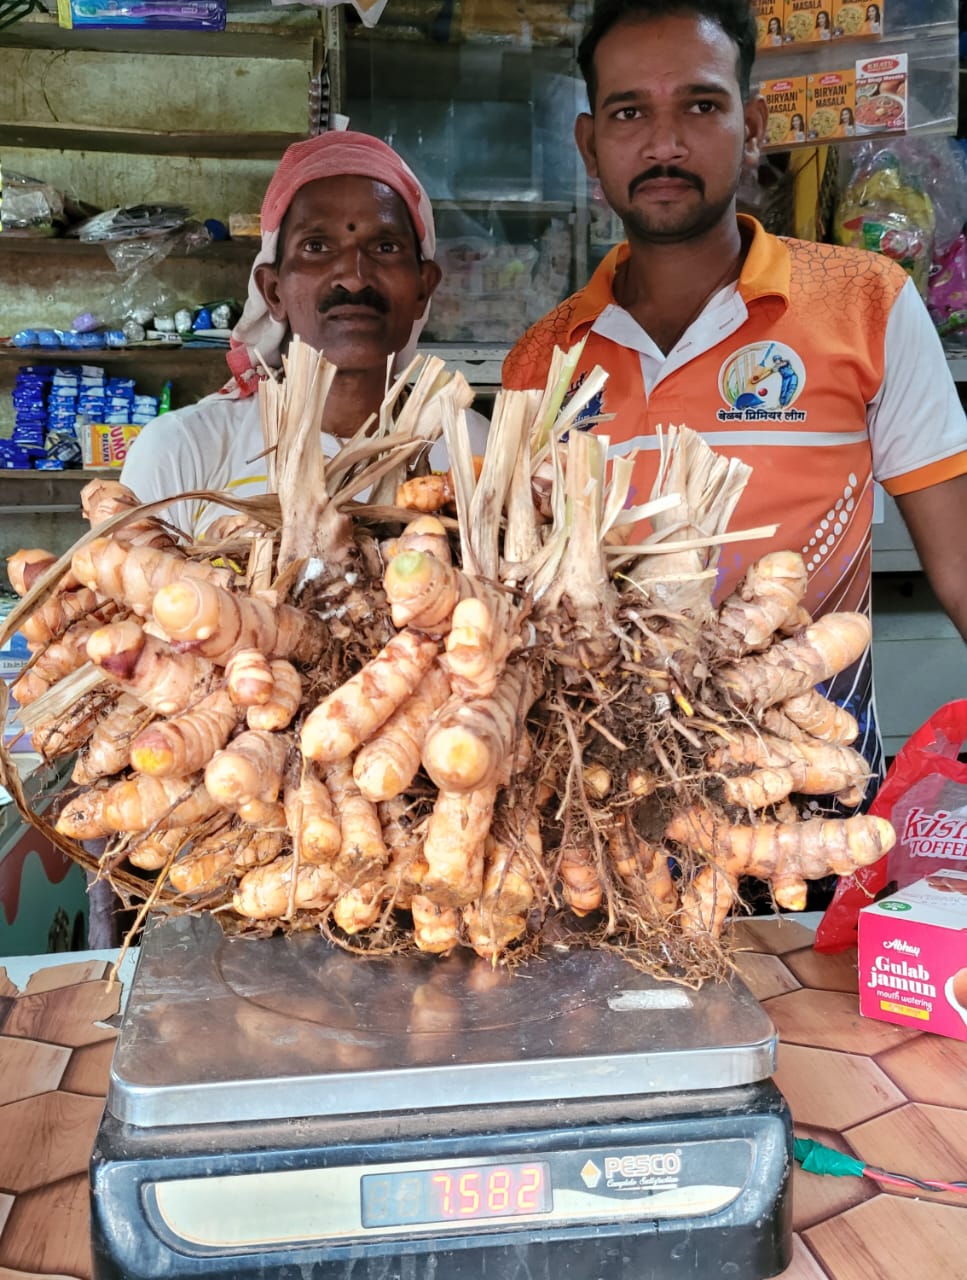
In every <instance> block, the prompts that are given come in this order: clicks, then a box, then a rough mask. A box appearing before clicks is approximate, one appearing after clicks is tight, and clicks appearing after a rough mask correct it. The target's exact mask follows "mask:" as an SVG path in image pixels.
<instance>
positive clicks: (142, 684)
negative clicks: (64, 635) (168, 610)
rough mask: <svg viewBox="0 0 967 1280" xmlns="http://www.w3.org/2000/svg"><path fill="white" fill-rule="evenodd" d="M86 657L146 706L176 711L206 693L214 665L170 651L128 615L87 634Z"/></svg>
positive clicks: (192, 655) (162, 710)
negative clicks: (89, 634) (119, 620)
mask: <svg viewBox="0 0 967 1280" xmlns="http://www.w3.org/2000/svg"><path fill="white" fill-rule="evenodd" d="M87 656H88V658H89V659H90V660H91V662H93V663H94V664H95V666H98V667H100V668H101V670H102V671H103V672H104V673H105V675H107V676H109V677H110V678H111V679H112V680H113V681H115V682H116V683H117V684H119V685H120V686H121V687H122V688H123V689H126V690H127V691H128V692H129V693H133V694H134V695H135V697H137V698H138V699H139V700H140V701H141V702H142V703H143V704H144V705H145V706H146V707H151V708H152V710H154V711H157V712H159V714H161V715H169V716H170V715H177V714H178V713H179V712H182V711H187V710H188V708H189V707H190V706H192V705H193V704H194V703H196V702H198V701H199V699H201V698H203V697H204V696H205V694H207V693H208V692H209V690H210V689H211V686H212V682H213V680H214V674H215V669H214V667H213V666H212V664H211V663H210V662H209V661H208V660H207V659H205V658H200V657H198V656H197V655H196V654H193V653H174V652H172V650H170V649H169V648H168V647H167V645H165V644H163V643H162V642H161V641H160V640H156V639H155V637H154V636H149V635H147V634H146V633H145V632H144V631H143V630H142V629H141V626H140V624H139V623H137V622H135V621H134V619H133V618H129V619H127V620H126V621H124V622H112V623H111V624H110V625H109V626H106V627H99V628H98V629H97V630H96V631H94V632H92V634H91V636H90V638H89V639H88V641H87Z"/></svg>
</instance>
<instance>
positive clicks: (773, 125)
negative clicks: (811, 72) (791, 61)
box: [761, 76, 806, 150]
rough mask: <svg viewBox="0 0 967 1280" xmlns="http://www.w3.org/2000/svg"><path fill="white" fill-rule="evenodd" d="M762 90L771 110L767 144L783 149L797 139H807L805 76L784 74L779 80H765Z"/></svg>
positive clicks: (802, 140) (799, 140)
mask: <svg viewBox="0 0 967 1280" xmlns="http://www.w3.org/2000/svg"><path fill="white" fill-rule="evenodd" d="M761 90H762V96H763V97H764V98H765V100H766V107H767V108H768V111H769V119H768V121H767V122H766V142H765V145H766V148H767V149H769V148H771V149H773V150H781V149H783V148H785V147H790V146H793V145H794V144H795V143H797V142H805V141H806V77H805V76H783V77H782V78H781V79H779V80H763V81H762V85H761Z"/></svg>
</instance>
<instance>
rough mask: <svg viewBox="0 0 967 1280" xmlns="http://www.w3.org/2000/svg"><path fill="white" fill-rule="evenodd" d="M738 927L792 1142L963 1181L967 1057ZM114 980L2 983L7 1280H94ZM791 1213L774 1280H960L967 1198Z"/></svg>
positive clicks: (768, 924) (820, 1186)
mask: <svg viewBox="0 0 967 1280" xmlns="http://www.w3.org/2000/svg"><path fill="white" fill-rule="evenodd" d="M739 928H740V934H741V945H742V946H743V947H746V948H748V951H747V953H745V954H743V956H742V957H741V963H740V969H741V972H742V975H743V977H744V979H745V981H746V982H747V983H748V985H749V986H750V988H751V989H752V990H753V991H754V992H755V994H756V995H757V996H758V997H759V999H760V1000H761V1001H762V1002H763V1004H764V1006H765V1007H766V1009H768V1011H769V1013H770V1015H771V1016H772V1018H773V1020H774V1021H775V1023H776V1025H777V1027H778V1028H779V1031H780V1036H781V1046H780V1051H779V1067H778V1071H777V1073H776V1082H777V1084H778V1085H779V1087H780V1088H781V1089H782V1091H783V1092H784V1093H785V1095H786V1097H787V1098H788V1100H789V1105H790V1107H791V1108H792V1114H793V1118H794V1120H795V1124H796V1132H797V1134H799V1135H800V1136H803V1137H812V1138H817V1139H818V1140H819V1141H821V1142H824V1143H826V1144H827V1145H829V1146H832V1147H835V1148H837V1149H838V1150H841V1151H845V1152H848V1153H850V1154H853V1155H855V1156H858V1157H859V1158H860V1159H863V1160H867V1161H869V1162H870V1163H872V1164H878V1165H881V1166H884V1167H886V1168H893V1169H897V1170H900V1171H902V1172H905V1173H910V1174H913V1175H915V1176H916V1175H920V1176H922V1177H932V1178H942V1179H958V1180H963V1179H964V1177H965V1171H967V1043H962V1042H959V1041H954V1040H945V1039H942V1038H941V1037H939V1036H931V1035H927V1034H923V1033H919V1032H916V1031H908V1030H905V1029H903V1028H899V1027H893V1026H890V1025H888V1024H887V1023H881V1022H872V1021H869V1020H867V1019H863V1018H860V1016H859V1013H858V1010H857V1002H856V971H855V954H853V953H845V954H843V955H841V956H820V955H817V954H816V953H815V952H813V951H812V950H811V947H810V944H811V940H812V935H811V933H810V932H809V930H807V929H805V928H804V927H803V926H802V925H801V924H799V923H797V922H792V921H785V922H782V923H778V922H775V921H766V920H750V921H747V922H744V923H743V924H742V925H740V926H739ZM106 970H107V966H106V965H105V964H103V963H101V962H99V961H98V962H94V963H89V962H83V963H75V964H65V965H62V966H58V967H56V968H53V969H45V970H42V971H40V972H39V973H38V974H36V975H35V976H34V978H32V979H31V981H30V983H29V984H28V986H27V988H26V990H25V991H23V992H22V993H21V992H18V991H17V989H16V988H15V987H14V986H13V985H12V984H11V983H10V982H9V981H8V980H7V978H6V974H5V973H4V971H3V970H2V969H0V1135H2V1139H0V1280H35V1278H39V1277H44V1278H45V1280H89V1277H90V1274H91V1269H90V1256H89V1224H88V1200H87V1161H88V1155H89V1153H90V1150H91V1147H92V1146H93V1142H94V1135H95V1132H96V1130H97V1124H98V1118H99V1115H100V1111H101V1106H102V1103H103V1097H104V1092H105V1089H106V1087H107V1078H108V1069H109V1066H110V1060H111V1050H112V1047H113V1039H114V1032H113V1031H111V1030H110V1029H108V1028H105V1027H103V1026H98V1025H97V1023H98V1022H100V1021H101V1020H103V1019H104V1018H107V1017H109V1016H111V1014H113V1013H115V1012H116V1010H117V1005H118V999H119V993H118V991H117V989H115V990H114V991H113V992H110V993H109V992H108V990H107V983H106V981H105V978H106ZM793 1202H794V1229H795V1237H794V1252H793V1261H792V1264H791V1266H790V1267H789V1268H788V1269H787V1270H786V1271H785V1272H784V1273H783V1276H782V1277H781V1280H967V1196H956V1195H953V1194H951V1195H938V1196H924V1195H923V1193H919V1194H917V1195H912V1194H910V1193H907V1192H905V1191H903V1190H901V1189H899V1188H889V1189H888V1188H885V1187H880V1186H878V1185H877V1184H876V1183H874V1182H872V1181H870V1180H869V1179H867V1178H833V1177H819V1176H817V1175H815V1174H809V1173H803V1172H802V1171H801V1170H800V1169H798V1168H797V1170H796V1173H795V1179H794V1195H793ZM53 1224H56V1228H54V1225H53ZM743 1280H744V1278H743Z"/></svg>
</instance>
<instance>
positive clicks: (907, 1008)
mask: <svg viewBox="0 0 967 1280" xmlns="http://www.w3.org/2000/svg"><path fill="white" fill-rule="evenodd" d="M961 825H964V826H967V820H965V821H964V822H963V823H962V824H961ZM859 974H860V1013H861V1014H863V1016H864V1017H866V1018H878V1019H879V1020H880V1021H881V1022H894V1023H896V1024H897V1025H898V1026H901V1027H913V1028H915V1029H916V1030H918V1031H933V1032H936V1033H937V1035H941V1036H950V1037H951V1038H952V1039H954V1040H967V871H954V870H950V871H947V870H943V871H936V872H933V873H931V874H930V875H929V876H927V877H926V878H925V879H923V880H917V881H916V882H915V883H914V884H911V885H907V887H906V888H905V889H900V890H898V891H897V892H896V893H894V894H893V895H892V896H890V897H889V898H882V899H881V900H880V901H879V902H874V903H871V905H870V906H868V907H864V908H863V910H862V911H861V912H860V921H859Z"/></svg>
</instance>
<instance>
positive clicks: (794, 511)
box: [503, 0, 967, 774]
mask: <svg viewBox="0 0 967 1280" xmlns="http://www.w3.org/2000/svg"><path fill="white" fill-rule="evenodd" d="M755 37H756V24H755V19H754V17H753V16H752V13H751V11H750V8H749V5H748V3H746V0H601V2H600V3H598V4H597V6H596V7H595V10H594V13H593V15H592V19H591V23H590V25H589V28H588V31H587V34H586V36H585V38H584V41H583V42H582V45H581V49H580V52H579V61H580V64H581V69H582V72H583V74H584V78H585V81H586V83H587V88H588V98H589V104H590V111H589V112H588V113H586V114H582V115H580V116H579V117H578V120H577V124H576V128H575V136H576V139H577V144H578V147H579V148H580V151H581V154H582V156H583V158H584V162H585V165H586V167H587V170H588V173H589V175H590V176H591V177H592V178H596V179H597V180H598V181H599V182H600V184H601V188H602V190H603V192H604V195H605V197H606V199H607V201H608V203H609V204H610V205H611V207H612V208H613V209H614V210H615V211H616V212H617V214H618V215H619V217H620V218H621V220H622V223H623V225H624V228H625V232H626V234H627V237H628V239H627V241H626V242H625V243H623V244H621V245H619V246H618V247H617V248H616V249H614V250H612V252H611V253H609V254H608V256H607V257H606V258H605V259H604V261H603V262H602V263H601V265H600V266H599V267H598V269H597V270H596V271H595V273H594V275H593V276H592V278H591V280H590V282H589V283H588V285H587V286H586V287H585V288H584V289H581V290H579V291H578V292H577V293H576V294H574V295H572V296H571V297H570V298H569V299H567V300H566V301H565V302H563V303H562V304H561V305H560V306H559V307H557V308H556V309H555V310H554V311H552V312H551V313H550V314H549V315H547V316H545V317H544V319H543V320H540V321H539V322H538V323H537V324H536V325H534V326H533V327H532V328H531V329H530V330H529V331H528V332H527V333H526V334H525V335H524V337H523V338H522V339H521V340H520V341H519V342H518V343H517V345H516V346H515V347H514V349H513V350H512V351H511V353H510V355H509V356H508V357H507V360H506V362H505V364H504V371H503V380H504V385H505V386H507V387H534V386H542V385H543V383H544V378H545V372H546V369H547V365H548V362H549V359H550V356H551V353H552V351H553V348H554V347H555V346H561V347H570V346H572V345H573V344H574V343H576V342H577V341H579V340H580V339H582V338H584V339H586V344H585V347H584V352H583V354H582V357H581V361H580V363H579V365H578V368H577V372H576V384H577V383H579V382H580V381H581V380H582V379H583V378H584V377H586V376H587V373H588V372H589V371H590V370H591V369H592V368H593V367H594V366H595V365H601V366H603V367H604V368H605V369H606V370H607V371H608V375H609V376H608V382H607V385H606V386H605V388H604V392H603V395H602V397H601V399H600V400H597V401H596V402H595V403H594V404H592V405H591V406H590V411H589V415H588V416H592V415H596V414H602V413H603V414H608V415H612V418H611V420H610V421H608V422H605V423H603V424H601V425H599V426H598V427H597V428H595V429H597V430H598V431H600V432H602V433H605V434H607V435H608V436H609V437H610V440H611V452H612V454H613V455H615V454H635V455H636V462H635V471H634V492H635V498H636V500H637V501H639V502H640V501H643V500H644V499H645V498H646V497H647V495H648V493H649V491H650V489H651V485H652V482H653V479H654V476H655V470H656V460H657V453H656V448H657V441H656V438H655V428H656V426H658V425H659V424H670V423H685V424H687V425H688V426H690V427H692V428H694V429H695V430H697V431H699V432H701V434H702V435H703V436H704V437H705V439H706V440H707V441H708V442H709V444H711V445H712V447H713V448H715V449H716V450H719V451H721V452H722V453H725V454H727V455H730V456H734V457H738V458H741V459H742V461H744V462H746V463H748V464H749V465H750V466H751V467H752V478H751V480H750V482H749V484H748V486H747V487H746V490H745V493H744V494H743V497H742V499H741V501H740V503H739V506H738V508H737V510H736V512H735V515H734V517H733V520H732V527H733V528H734V529H743V528H755V527H757V526H761V525H770V524H774V523H778V524H779V531H778V534H777V535H776V537H775V538H774V539H771V540H769V541H757V542H747V543H741V544H738V545H734V546H729V547H726V548H724V549H723V553H722V558H721V562H720V572H719V582H718V584H717V595H718V597H719V598H721V597H722V596H723V595H724V594H726V593H727V592H729V591H730V590H731V589H732V588H733V587H734V586H735V584H736V582H737V581H738V579H739V578H740V577H741V575H742V573H743V572H744V570H745V568H746V567H747V565H748V564H749V563H751V561H753V560H755V559H756V558H758V557H759V556H760V555H762V554H763V553H764V552H766V551H768V550H770V549H775V548H793V549H796V550H800V551H801V552H802V554H803V557H804V559H805V562H806V565H807V568H808V571H809V591H808V596H807V600H806V605H807V607H808V608H809V610H810V611H811V612H812V613H813V614H814V615H819V614H822V613H823V612H826V611H830V610H834V609H860V610H865V611H868V610H869V605H870V572H871V526H872V519H873V481H874V479H875V480H878V481H880V482H881V483H882V484H883V485H884V487H885V488H886V490H887V491H888V492H889V493H890V494H892V495H893V497H894V498H895V499H896V501H897V504H898V506H899V508H900V511H901V512H902V514H903V517H904V519H905V520H906V523H907V525H908V527H909V529H910V532H911V535H912V537H913V541H914V544H915V546H916V548H917V551H918V553H919V556H920V561H921V563H922V564H923V567H924V568H925V570H926V572H927V575H928V577H929V579H930V582H931V584H932V586H933V588H934V591H935V592H936V594H937V597H938V598H939V600H940V602H941V604H942V605H943V607H944V608H945V609H946V611H947V613H948V614H949V615H950V617H951V618H952V619H953V621H954V622H955V624H956V625H957V627H958V629H959V630H960V632H961V634H962V635H964V636H965V638H967V424H965V419H964V413H963V410H962V408H961V406H960V403H959V400H958V397H957V393H956V388H955V387H954V384H953V381H952V379H951V377H950V373H949V371H948V369H947V365H946V361H945V359H944V356H943V352H942V349H941V346H940V343H939V340H938V338H937V335H936V333H935V331H934V329H933V326H932V325H931V323H930V320H929V317H928V315H927V312H926V310H925V308H924V306H923V304H922V302H921V300H920V297H919V295H918V294H917V292H916V289H915V287H914V285H913V282H912V281H911V280H910V279H909V278H908V277H907V276H906V274H905V273H904V272H903V270H902V269H901V268H900V267H899V266H897V265H896V264H895V263H893V262H890V261H888V260H887V259H885V258H883V257H879V256H877V255H875V254H872V253H865V252H859V251H854V250H848V249H843V248H839V247H834V246H830V245H819V244H811V243H806V242H803V241H797V240H786V239H780V238H777V237H775V236H772V235H769V234H767V233H766V232H765V231H764V230H763V229H762V227H761V226H760V225H759V224H758V223H757V222H756V221H755V220H754V219H752V218H747V217H743V216H741V215H737V213H736V200H735V193H736V188H737V186H738V182H739V177H740V174H741V172H742V170H743V168H745V167H746V166H754V165H755V164H756V163H757V161H758V158H759V152H760V147H761V144H762V139H763V137H764V133H765V125H766V110H765V104H764V102H763V100H762V98H761V97H759V96H757V95H756V94H755V93H754V92H753V90H752V87H751V85H750V73H751V68H752V63H753V59H754V56H755ZM826 692H827V694H828V695H829V696H831V697H832V698H834V699H835V700H837V701H839V702H840V703H842V704H843V705H847V706H848V707H849V708H850V710H851V711H852V712H853V714H854V715H856V716H857V718H858V719H859V721H860V725H861V739H860V741H859V742H858V743H857V744H856V745H857V746H858V747H859V748H860V749H861V750H863V752H864V754H865V755H866V757H867V759H868V760H869V761H870V764H871V766H872V770H873V773H874V774H876V773H878V772H879V770H880V769H881V767H882V759H881V748H880V744H879V734H878V731H877V728H876V722H875V713H874V710H873V705H872V673H871V661H870V656H869V655H867V656H866V657H865V659H864V660H863V661H862V662H860V663H859V664H858V665H857V667H855V668H853V669H851V670H850V671H848V672H845V673H843V675H842V676H841V677H839V678H837V680H835V681H833V682H831V685H830V686H829V687H828V688H827V690H826ZM955 692H956V691H953V690H952V691H951V693H952V696H953V695H954V694H955Z"/></svg>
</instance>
